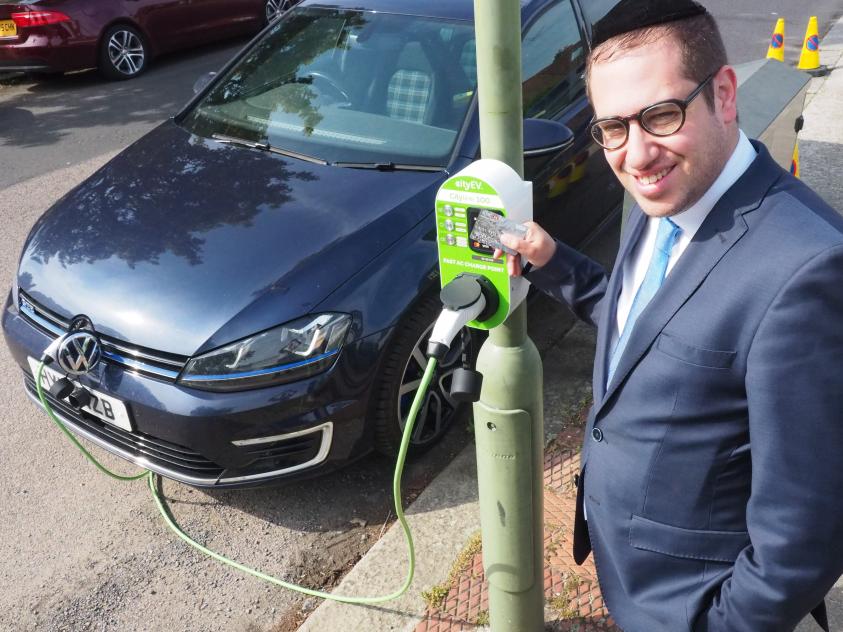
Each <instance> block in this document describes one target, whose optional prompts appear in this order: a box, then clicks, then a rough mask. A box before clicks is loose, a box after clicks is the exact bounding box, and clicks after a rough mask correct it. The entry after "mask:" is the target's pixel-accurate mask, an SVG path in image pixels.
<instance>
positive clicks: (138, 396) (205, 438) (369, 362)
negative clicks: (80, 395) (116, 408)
mask: <svg viewBox="0 0 843 632" xmlns="http://www.w3.org/2000/svg"><path fill="white" fill-rule="evenodd" d="M2 325H3V331H4V334H5V337H6V343H7V345H8V347H9V349H10V350H11V352H12V355H13V357H14V358H15V361H16V362H17V363H18V365H19V366H20V367H21V368H22V369H23V371H24V374H25V375H24V383H25V387H26V391H27V394H28V395H29V396H30V398H31V399H33V400H34V401H36V402H37V401H38V398H37V395H36V390H35V380H34V377H33V376H32V373H31V371H30V366H29V361H28V358H36V359H37V358H40V357H41V354H42V353H43V351H44V349H45V348H46V347H47V345H48V344H49V343H50V341H51V340H53V339H54V336H53V335H50V334H49V333H48V332H46V331H44V330H42V329H41V328H39V327H38V326H36V324H34V323H33V322H32V321H31V320H30V319H29V318H27V316H26V315H24V314H22V313H21V311H20V310H19V309H17V307H16V306H15V304H14V303H13V302H12V301H11V300H9V301H7V303H6V307H5V309H4V311H3V319H2ZM381 348H382V336H381V335H380V334H378V335H375V336H370V337H369V338H364V339H361V340H358V341H356V342H353V343H350V344H348V345H346V346H345V347H344V348H343V350H342V352H341V353H340V355H339V357H338V359H337V362H336V363H335V364H334V365H333V367H331V368H330V369H329V370H327V371H326V372H324V373H322V374H320V375H317V376H314V377H312V378H308V379H304V380H301V381H298V382H293V383H290V384H284V385H280V386H275V387H268V388H262V389H255V390H251V391H241V392H235V393H212V392H207V391H199V390H195V389H190V388H185V387H183V386H181V385H180V384H178V383H174V382H167V381H164V380H158V379H155V378H152V377H148V376H145V375H140V374H138V373H135V372H133V371H131V370H127V369H126V368H125V367H122V366H118V365H116V364H113V363H111V362H106V361H102V362H100V363H99V365H98V366H97V367H95V369H94V371H92V372H91V373H89V374H86V375H83V376H81V377H79V378H78V381H79V382H80V383H81V384H82V385H83V386H86V387H89V388H90V389H94V390H96V391H100V392H102V393H105V394H107V395H109V396H111V397H115V398H117V399H119V400H121V401H123V402H124V403H125V405H126V407H127V409H128V411H129V415H130V418H131V423H132V429H131V431H127V430H124V429H122V428H118V427H116V426H114V425H112V424H109V423H106V422H104V421H102V420H101V419H99V418H98V417H96V416H94V415H92V414H90V413H88V412H86V411H80V410H76V409H74V408H72V407H71V406H70V405H69V404H68V403H66V402H64V401H57V400H56V399H55V398H52V397H51V396H48V397H49V399H50V400H51V401H50V404H51V408H53V410H54V412H55V413H56V415H57V416H58V417H59V419H60V420H61V421H62V422H63V423H65V424H66V425H67V427H68V428H69V429H71V430H72V431H73V432H74V433H76V434H78V435H81V436H83V437H85V438H87V439H89V440H90V441H91V442H93V443H95V444H96V445H98V446H100V447H102V448H104V449H106V450H108V451H109V452H111V453H113V454H116V455H118V456H121V457H123V458H124V459H127V460H128V461H131V462H132V463H135V464H136V465H138V466H140V467H144V468H147V469H150V470H152V471H154V472H156V473H158V474H161V475H162V476H165V477H167V478H171V479H174V480H177V481H180V482H183V483H186V484H188V485H192V486H196V487H246V486H254V485H260V484H265V483H267V482H269V481H273V480H279V479H287V478H292V477H301V476H310V475H314V474H317V473H320V474H321V473H325V472H328V471H331V470H333V469H337V468H338V467H340V466H342V465H345V464H347V463H349V462H351V461H353V460H355V459H356V458H358V457H360V456H362V455H364V454H366V453H367V452H369V451H370V450H371V446H372V440H371V431H370V429H369V428H367V427H366V424H365V419H366V413H367V406H368V401H369V389H370V387H371V384H372V383H373V382H374V379H375V371H376V367H377V364H378V363H377V358H378V355H379V352H380V350H381ZM39 404H40V402H39Z"/></svg>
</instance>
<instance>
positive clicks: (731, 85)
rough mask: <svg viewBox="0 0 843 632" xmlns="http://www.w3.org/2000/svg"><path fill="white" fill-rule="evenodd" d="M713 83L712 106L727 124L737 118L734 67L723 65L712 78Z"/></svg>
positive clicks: (736, 81)
mask: <svg viewBox="0 0 843 632" xmlns="http://www.w3.org/2000/svg"><path fill="white" fill-rule="evenodd" d="M712 83H713V84H714V106H715V112H717V113H718V114H719V115H720V117H721V120H722V121H723V123H724V124H726V125H729V124H731V123H734V122H735V121H737V118H738V78H737V75H735V69H734V68H732V67H731V66H723V67H722V68H721V69H720V70H718V71H717V74H716V75H714V78H713V79H712Z"/></svg>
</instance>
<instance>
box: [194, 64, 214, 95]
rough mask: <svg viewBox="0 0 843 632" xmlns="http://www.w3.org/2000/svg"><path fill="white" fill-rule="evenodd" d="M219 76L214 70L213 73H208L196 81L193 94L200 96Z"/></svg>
mask: <svg viewBox="0 0 843 632" xmlns="http://www.w3.org/2000/svg"><path fill="white" fill-rule="evenodd" d="M216 76H217V73H216V72H214V71H213V70H212V71H211V72H207V73H205V74H204V75H202V76H201V77H199V78H198V79H197V80H196V83H194V84H193V94H199V93H200V92H202V90H204V89H205V86H207V85H208V84H209V83H211V79H213V78H214V77H216Z"/></svg>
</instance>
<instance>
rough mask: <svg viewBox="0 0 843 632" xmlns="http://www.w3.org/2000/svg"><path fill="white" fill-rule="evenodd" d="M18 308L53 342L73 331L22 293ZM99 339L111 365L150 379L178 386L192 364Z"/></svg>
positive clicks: (63, 321) (68, 325) (68, 323)
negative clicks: (177, 382)
mask: <svg viewBox="0 0 843 632" xmlns="http://www.w3.org/2000/svg"><path fill="white" fill-rule="evenodd" d="M18 307H19V308H20V313H21V314H23V316H24V318H26V319H27V320H28V321H29V322H30V323H32V324H33V325H34V326H35V327H37V328H38V329H40V330H41V331H43V332H44V333H45V334H47V335H48V336H50V337H52V338H57V337H58V336H61V335H62V334H64V333H67V330H68V328H69V327H70V322H69V321H68V320H67V319H65V318H62V317H61V316H59V315H58V314H56V313H55V312H52V311H50V310H49V309H47V308H46V307H43V306H41V305H39V304H38V303H36V302H35V301H34V300H32V298H31V297H30V296H28V295H27V294H26V293H25V292H22V291H20V292H19V299H18ZM97 335H98V336H99V338H100V342H101V343H102V355H103V358H104V359H105V360H106V361H107V362H111V363H113V364H119V365H120V366H122V367H124V368H126V369H129V370H130V371H133V372H135V373H140V374H142V375H146V376H148V377H154V378H157V379H160V380H166V381H168V382H175V381H176V379H177V378H178V376H179V374H180V373H181V371H182V369H183V368H184V365H185V364H186V363H187V360H188V358H186V357H185V356H179V355H175V354H171V353H164V352H161V351H154V350H151V349H145V348H143V347H136V346H133V345H131V344H129V343H127V342H123V341H121V340H117V339H116V338H111V337H110V336H104V335H102V334H99V333H98V334H97Z"/></svg>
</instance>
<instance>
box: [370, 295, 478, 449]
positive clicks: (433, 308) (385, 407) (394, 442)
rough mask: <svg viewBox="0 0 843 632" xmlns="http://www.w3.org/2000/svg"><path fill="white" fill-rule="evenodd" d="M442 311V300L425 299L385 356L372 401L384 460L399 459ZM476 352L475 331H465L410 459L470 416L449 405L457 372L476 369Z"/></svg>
mask: <svg viewBox="0 0 843 632" xmlns="http://www.w3.org/2000/svg"><path fill="white" fill-rule="evenodd" d="M441 310H442V304H441V302H440V301H439V297H438V295H430V296H427V297H425V298H424V299H422V300H421V301H420V302H419V304H418V305H416V306H415V307H414V308H413V310H412V311H411V312H410V314H408V315H407V317H406V318H405V319H404V321H403V322H402V323H401V324H400V325H399V326H398V329H397V331H396V332H395V334H394V335H393V338H392V340H391V341H390V344H389V347H388V349H387V351H386V358H385V359H384V363H383V366H382V369H381V373H380V379H379V380H378V382H377V386H376V390H375V394H374V399H373V401H374V407H373V408H374V424H375V448H376V450H377V451H378V452H380V453H381V454H384V455H386V456H390V457H394V456H395V455H396V454H398V449H399V447H400V445H401V435H402V433H403V431H404V424H405V422H406V419H407V415H408V414H409V411H410V406H411V405H412V402H413V398H414V397H415V394H416V391H417V390H418V384H419V382H420V381H421V378H422V375H423V374H424V370H425V368H426V366H427V357H426V355H425V350H426V347H427V340H428V338H429V337H430V332H431V330H432V329H433V324H434V322H435V321H436V318H437V317H438V316H439V313H440V312H441ZM477 346H478V345H477V341H476V340H475V336H473V335H472V333H471V330H469V329H468V328H463V330H462V332H461V333H460V334H459V335H458V336H457V337H456V338H455V339H454V342H453V343H452V344H451V350H450V351H449V353H448V354H447V355H446V356H445V358H443V360H442V361H441V362H440V363H439V365H438V367H437V369H436V373H435V375H434V377H433V380H432V381H431V383H430V388H429V390H428V393H427V395H426V397H425V403H424V405H423V406H422V408H421V409H420V411H419V415H418V418H417V419H416V426H415V429H414V431H413V437H412V439H411V440H410V446H409V454H410V455H418V454H422V453H424V452H426V451H427V450H428V449H430V448H431V447H433V446H434V445H435V444H436V443H437V442H438V441H439V440H440V439H441V438H442V436H443V435H444V434H445V433H446V432H447V430H448V428H450V426H451V424H452V423H453V421H454V420H455V419H457V418H458V417H460V416H461V415H462V414H463V412H464V411H465V410H466V406H465V405H464V404H459V403H457V402H454V401H453V400H452V399H451V396H450V389H451V377H452V375H453V372H454V371H455V370H456V369H459V368H461V367H462V366H464V365H466V364H471V363H473V361H474V358H475V355H476V352H477Z"/></svg>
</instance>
